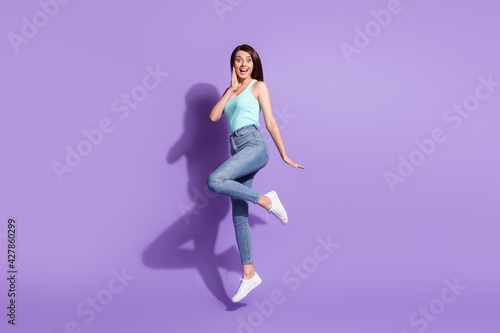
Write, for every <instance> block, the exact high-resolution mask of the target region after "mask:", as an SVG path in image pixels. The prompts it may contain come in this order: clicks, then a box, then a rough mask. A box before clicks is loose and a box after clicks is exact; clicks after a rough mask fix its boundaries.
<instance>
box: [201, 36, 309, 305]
mask: <svg viewBox="0 0 500 333" xmlns="http://www.w3.org/2000/svg"><path fill="white" fill-rule="evenodd" d="M231 70H232V76H231V85H230V86H229V88H227V89H226V91H225V92H224V94H223V96H222V97H221V99H220V100H219V102H217V104H215V106H214V107H213V108H212V111H211V112H210V119H211V120H212V121H214V122H215V121H217V120H219V119H220V117H221V116H222V113H224V114H225V115H226V118H227V120H228V123H229V130H230V132H231V135H230V137H229V141H230V144H231V157H230V158H229V159H228V160H227V161H225V162H224V163H223V164H222V165H221V166H220V167H218V168H217V170H215V171H214V172H213V173H212V174H211V175H210V177H208V180H207V186H208V188H209V189H210V190H211V191H213V192H216V193H219V194H224V195H228V196H230V197H231V203H232V215H233V223H234V229H235V233H236V242H237V244H238V249H239V252H240V257H241V264H242V265H243V277H242V278H240V285H239V288H238V291H237V293H236V294H235V295H234V296H233V298H232V300H233V302H238V301H240V300H241V299H243V298H244V297H245V296H246V295H247V294H248V293H249V292H250V291H251V290H252V289H254V288H255V287H257V286H258V285H259V284H260V283H261V282H262V279H261V278H260V277H259V275H258V274H257V272H256V271H255V269H254V266H253V259H252V240H251V237H250V228H249V226H248V201H250V202H253V203H254V204H257V205H259V206H261V207H263V208H264V209H265V210H266V211H267V213H268V216H269V213H271V214H272V215H274V216H276V217H277V218H278V220H280V222H281V223H282V224H286V223H288V216H287V213H286V211H285V208H284V207H283V205H282V204H281V202H280V199H279V197H278V194H277V193H276V192H275V191H270V192H268V193H266V194H264V195H261V194H259V193H257V192H256V191H255V190H253V189H252V181H253V178H254V176H255V174H256V173H257V172H258V171H259V170H260V169H262V168H263V167H264V166H265V165H266V164H267V162H268V161H269V150H268V147H267V144H266V142H265V140H264V137H263V136H262V133H261V132H260V130H259V127H260V124H259V114H260V110H262V114H263V115H264V120H265V123H266V128H267V130H268V131H269V134H270V135H271V137H272V138H273V141H274V143H275V144H276V147H277V148H278V151H279V153H280V155H281V158H282V159H283V161H284V162H285V163H287V164H289V165H291V166H292V167H295V168H301V169H304V167H303V166H302V165H299V164H297V163H295V162H294V161H292V160H291V159H290V157H288V155H287V154H286V152H285V146H284V145H283V140H282V139H281V134H280V130H279V128H278V124H277V123H276V120H275V119H274V116H273V112H272V110H271V98H270V96H269V91H268V89H267V85H266V84H265V83H264V74H263V71H262V64H261V61H260V57H259V55H258V54H257V52H256V51H255V50H254V49H253V48H252V47H251V46H249V45H246V44H243V45H240V46H238V47H236V48H235V49H234V51H233V52H232V54H231Z"/></svg>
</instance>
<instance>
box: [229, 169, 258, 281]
mask: <svg viewBox="0 0 500 333" xmlns="http://www.w3.org/2000/svg"><path fill="white" fill-rule="evenodd" d="M255 174H256V172H254V173H251V174H250V175H247V176H244V177H241V178H238V179H236V181H237V182H239V183H241V184H242V185H244V186H247V187H248V188H251V187H252V182H253V178H254V176H255ZM231 203H232V213H233V223H234V231H235V234H236V242H237V243H238V249H239V251H240V257H241V264H242V265H243V279H245V280H249V279H251V278H252V277H253V276H254V275H255V269H254V267H253V258H252V237H251V234H250V227H249V225H248V202H247V201H245V200H242V199H237V198H231Z"/></svg>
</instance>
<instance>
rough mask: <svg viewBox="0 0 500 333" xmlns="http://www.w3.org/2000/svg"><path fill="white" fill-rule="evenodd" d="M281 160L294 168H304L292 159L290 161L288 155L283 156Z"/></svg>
mask: <svg viewBox="0 0 500 333" xmlns="http://www.w3.org/2000/svg"><path fill="white" fill-rule="evenodd" d="M283 161H284V162H285V163H286V164H290V165H291V166H293V167H294V168H301V169H304V167H303V166H302V165H300V164H297V163H295V162H294V161H292V160H291V159H290V157H288V156H285V157H283Z"/></svg>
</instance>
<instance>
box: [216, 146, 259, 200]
mask: <svg viewBox="0 0 500 333" xmlns="http://www.w3.org/2000/svg"><path fill="white" fill-rule="evenodd" d="M268 160H269V158H268V157H267V155H266V153H265V151H264V148H263V147H262V146H258V147H256V146H248V147H245V148H243V149H242V150H241V151H239V152H237V153H235V154H234V155H233V156H231V157H230V158H229V159H228V160H227V161H225V162H224V163H223V164H222V165H221V166H220V167H218V168H217V170H215V171H214V172H213V173H212V174H211V175H210V177H208V180H207V186H208V188H209V189H210V190H211V191H213V192H216V193H219V194H224V195H228V196H230V197H232V198H236V199H242V200H246V201H250V202H253V203H255V204H256V203H257V202H258V201H259V199H260V197H261V195H260V194H259V193H257V192H256V191H254V190H252V189H251V188H250V187H248V186H245V185H243V184H242V183H240V182H238V181H236V179H238V178H242V177H245V176H247V175H250V174H252V173H254V172H257V171H258V170H260V169H262V168H263V167H264V166H265V165H266V164H267V162H268Z"/></svg>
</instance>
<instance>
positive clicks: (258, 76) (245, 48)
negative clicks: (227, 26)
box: [230, 44, 264, 81]
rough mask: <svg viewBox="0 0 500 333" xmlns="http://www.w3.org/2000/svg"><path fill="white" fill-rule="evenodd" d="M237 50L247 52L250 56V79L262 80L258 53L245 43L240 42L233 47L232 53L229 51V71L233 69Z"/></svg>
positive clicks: (262, 75) (262, 74)
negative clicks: (252, 66)
mask: <svg viewBox="0 0 500 333" xmlns="http://www.w3.org/2000/svg"><path fill="white" fill-rule="evenodd" d="M238 51H245V52H248V53H249V54H250V56H251V57H252V62H253V64H254V68H253V70H252V74H250V76H251V77H252V79H256V80H258V81H264V72H263V71H262V63H261V61H260V57H259V54H258V53H257V51H255V50H254V48H253V47H251V46H250V45H247V44H242V45H239V46H237V47H236V48H235V49H234V51H233V53H231V62H230V69H231V71H233V65H234V60H235V58H236V52H238Z"/></svg>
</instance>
